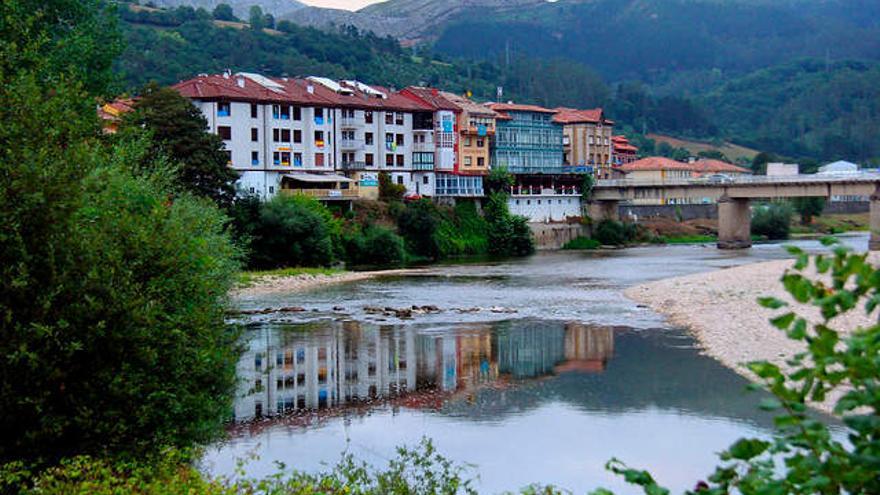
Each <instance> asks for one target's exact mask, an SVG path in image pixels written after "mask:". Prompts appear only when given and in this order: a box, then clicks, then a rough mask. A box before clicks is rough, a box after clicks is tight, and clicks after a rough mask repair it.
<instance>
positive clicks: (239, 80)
mask: <svg viewBox="0 0 880 495" xmlns="http://www.w3.org/2000/svg"><path fill="white" fill-rule="evenodd" d="M235 84H237V85H238V87H239V88H243V87H244V78H243V77H237V78H235Z"/></svg>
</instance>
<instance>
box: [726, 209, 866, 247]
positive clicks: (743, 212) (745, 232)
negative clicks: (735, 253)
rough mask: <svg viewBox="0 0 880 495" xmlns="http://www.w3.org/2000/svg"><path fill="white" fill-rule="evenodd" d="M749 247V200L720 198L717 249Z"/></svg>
mask: <svg viewBox="0 0 880 495" xmlns="http://www.w3.org/2000/svg"><path fill="white" fill-rule="evenodd" d="M872 204H873V203H872ZM750 247H752V211H751V209H750V208H749V200H748V199H742V198H731V197H729V196H722V197H721V198H720V199H719V200H718V249H746V248H750Z"/></svg>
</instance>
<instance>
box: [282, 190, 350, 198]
mask: <svg viewBox="0 0 880 495" xmlns="http://www.w3.org/2000/svg"><path fill="white" fill-rule="evenodd" d="M281 194H286V195H289V196H297V195H299V196H309V197H311V198H316V199H330V200H332V199H357V198H358V192H357V190H356V189H282V190H281Z"/></svg>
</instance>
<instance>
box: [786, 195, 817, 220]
mask: <svg viewBox="0 0 880 495" xmlns="http://www.w3.org/2000/svg"><path fill="white" fill-rule="evenodd" d="M791 205H792V206H793V207H794V211H795V212H797V214H798V215H800V216H801V223H802V224H804V225H809V224H811V223H813V217H814V216H818V215H821V214H822V212H823V211H825V198H820V197H808V198H794V199H792V200H791Z"/></svg>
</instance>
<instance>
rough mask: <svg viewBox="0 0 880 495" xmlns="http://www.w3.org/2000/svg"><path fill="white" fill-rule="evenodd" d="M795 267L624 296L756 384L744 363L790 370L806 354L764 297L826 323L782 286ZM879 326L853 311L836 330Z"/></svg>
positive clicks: (756, 268) (732, 273)
mask: <svg viewBox="0 0 880 495" xmlns="http://www.w3.org/2000/svg"><path fill="white" fill-rule="evenodd" d="M872 261H873V262H875V263H876V262H877V261H878V260H877V259H876V258H872ZM793 264H794V262H793V261H791V260H781V261H769V262H765V263H756V264H752V265H745V266H740V267H735V268H729V269H725V270H720V271H715V272H710V273H700V274H696V275H688V276H684V277H676V278H671V279H666V280H661V281H658V282H652V283H648V284H643V285H639V286H635V287H632V288H630V289H628V290H626V291H625V293H624V294H625V295H626V296H627V297H628V298H630V299H633V300H635V301H637V302H640V303H643V304H645V305H647V306H649V307H650V308H651V309H653V310H654V311H657V312H659V313H661V314H663V315H665V316H666V317H667V318H669V320H670V321H671V322H672V323H674V324H676V325H681V326H684V327H686V328H688V329H690V330H691V331H692V332H693V334H694V336H695V337H696V338H697V340H698V341H699V343H700V345H701V346H702V347H703V350H704V352H705V353H706V354H708V355H709V356H712V357H713V358H715V359H717V360H718V361H720V362H721V363H722V364H724V365H725V366H727V367H729V368H732V369H734V370H735V371H737V372H738V373H740V374H742V375H744V376H746V377H747V378H749V379H754V378H755V377H754V376H752V375H751V373H750V372H749V371H748V370H747V369H746V368H745V366H743V363H747V362H749V361H756V360H767V361H770V362H773V363H775V364H778V365H780V366H782V367H786V364H785V361H786V359H788V358H790V357H791V356H793V355H794V354H796V353H798V352H802V351H803V350H804V347H803V345H802V344H801V343H799V342H795V341H792V340H789V339H788V338H787V337H786V336H785V334H784V333H783V332H781V331H779V330H778V329H776V328H775V327H773V326H772V325H771V324H770V322H769V319H770V318H771V317H773V316H774V315H778V314H781V313H782V311H781V310H780V311H773V310H769V309H765V308H762V307H760V306H759V305H758V303H757V299H758V298H759V297H764V296H774V297H777V298H779V299H781V300H784V301H787V302H789V303H790V304H791V305H792V308H793V309H794V311H795V312H796V313H798V314H800V315H803V316H805V317H807V319H808V320H809V321H812V322H818V321H821V318H820V315H819V312H818V311H817V310H816V309H814V308H813V307H809V306H803V305H799V304H797V303H794V301H793V300H792V298H791V297H789V295H788V293H787V292H786V291H785V289H784V288H783V286H782V282H781V281H780V278H781V277H782V275H783V273H784V272H785V270H786V269H787V268H789V267H791V266H792V265H793ZM875 321H876V316H869V315H866V314H865V313H864V310H854V311H852V312H850V313H849V314H846V315H844V316H841V317H838V318H836V319H835V320H833V322H832V323H833V324H832V326H833V328H835V329H837V330H839V331H841V332H842V333H847V332H848V331H851V330H852V329H855V328H858V327H859V326H868V325H871V324H872V323H873V322H875ZM835 401H836V397H831V398H829V400H827V401H825V402H824V403H822V404H815V406H816V407H817V408H818V409H821V410H823V411H825V412H830V411H831V409H832V407H833V405H834V402H835Z"/></svg>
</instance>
